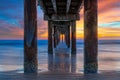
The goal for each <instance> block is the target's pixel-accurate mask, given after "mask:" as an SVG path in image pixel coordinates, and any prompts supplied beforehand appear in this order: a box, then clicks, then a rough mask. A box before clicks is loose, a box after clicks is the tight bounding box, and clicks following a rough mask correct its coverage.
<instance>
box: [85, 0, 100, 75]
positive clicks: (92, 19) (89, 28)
mask: <svg viewBox="0 0 120 80" xmlns="http://www.w3.org/2000/svg"><path fill="white" fill-rule="evenodd" d="M97 8H98V7H97V0H84V73H86V74H87V73H97V70H98V63H97V62H98V60H97V51H98V36H97V26H98V24H97Z"/></svg>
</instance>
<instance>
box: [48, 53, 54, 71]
mask: <svg viewBox="0 0 120 80" xmlns="http://www.w3.org/2000/svg"><path fill="white" fill-rule="evenodd" d="M48 70H49V71H53V70H54V56H53V54H48Z"/></svg>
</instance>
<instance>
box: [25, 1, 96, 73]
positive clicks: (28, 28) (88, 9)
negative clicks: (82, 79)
mask: <svg viewBox="0 0 120 80" xmlns="http://www.w3.org/2000/svg"><path fill="white" fill-rule="evenodd" d="M37 6H40V7H41V9H42V10H43V13H44V20H46V21H48V54H53V49H54V48H56V47H57V45H59V43H60V35H64V39H65V43H66V45H67V48H69V49H70V50H71V54H76V21H77V20H80V15H79V12H80V10H81V8H82V6H84V73H85V74H86V73H97V70H98V60H97V51H98V50H97V48H98V37H97V25H98V24H97V0H24V72H25V73H37V71H38V59H37ZM56 55H57V54H56Z"/></svg>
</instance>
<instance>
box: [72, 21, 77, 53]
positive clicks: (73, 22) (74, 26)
mask: <svg viewBox="0 0 120 80" xmlns="http://www.w3.org/2000/svg"><path fill="white" fill-rule="evenodd" d="M71 32H72V35H71V36H72V39H71V40H72V46H71V51H72V54H76V21H72V22H71Z"/></svg>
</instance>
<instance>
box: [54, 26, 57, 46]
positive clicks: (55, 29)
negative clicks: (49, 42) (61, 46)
mask: <svg viewBox="0 0 120 80" xmlns="http://www.w3.org/2000/svg"><path fill="white" fill-rule="evenodd" d="M56 44H57V43H56V26H54V48H56Z"/></svg>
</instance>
